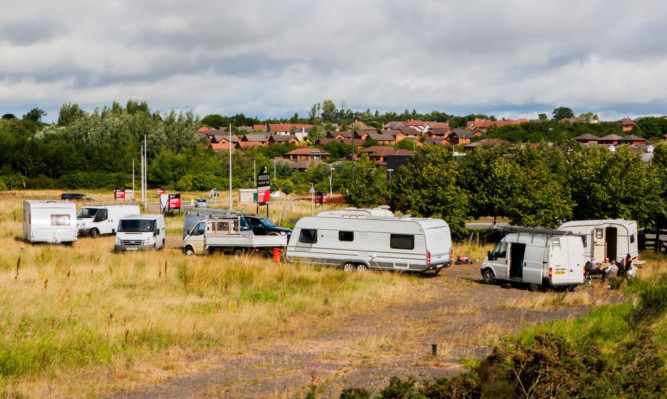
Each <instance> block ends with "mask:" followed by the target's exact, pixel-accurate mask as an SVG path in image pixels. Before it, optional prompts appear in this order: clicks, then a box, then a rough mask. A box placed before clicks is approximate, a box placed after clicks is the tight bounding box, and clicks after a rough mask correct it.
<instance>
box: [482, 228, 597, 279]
mask: <svg viewBox="0 0 667 399" xmlns="http://www.w3.org/2000/svg"><path fill="white" fill-rule="evenodd" d="M499 230H501V231H504V232H507V233H508V234H507V235H505V237H503V239H502V240H501V241H500V242H499V243H498V245H496V247H495V248H494V250H493V251H490V252H489V254H488V256H487V257H486V258H485V259H484V261H483V262H482V267H481V270H480V271H481V272H482V277H484V281H485V282H487V283H489V284H493V283H495V282H496V281H507V282H512V283H523V284H528V285H529V288H530V289H531V290H532V291H534V290H536V289H537V288H538V287H540V286H547V287H560V288H572V287H575V286H577V285H579V284H583V283H584V266H585V263H586V261H585V258H584V244H583V240H582V237H581V236H578V235H573V234H572V233H571V232H568V231H558V230H546V229H532V228H527V227H514V226H502V227H500V228H499Z"/></svg>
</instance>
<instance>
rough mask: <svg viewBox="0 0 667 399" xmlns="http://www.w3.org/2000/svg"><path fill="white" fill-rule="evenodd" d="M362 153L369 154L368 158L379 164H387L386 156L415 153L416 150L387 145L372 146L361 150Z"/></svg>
mask: <svg viewBox="0 0 667 399" xmlns="http://www.w3.org/2000/svg"><path fill="white" fill-rule="evenodd" d="M361 152H362V153H366V154H368V158H370V159H371V160H373V161H375V164H376V165H378V166H385V165H386V164H387V163H386V161H385V157H387V156H388V155H413V154H414V151H410V150H403V149H397V148H394V147H387V146H371V147H368V148H365V149H363V150H361Z"/></svg>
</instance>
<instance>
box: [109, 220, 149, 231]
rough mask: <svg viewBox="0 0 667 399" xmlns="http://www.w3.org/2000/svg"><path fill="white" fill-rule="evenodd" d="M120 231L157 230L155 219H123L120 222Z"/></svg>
mask: <svg viewBox="0 0 667 399" xmlns="http://www.w3.org/2000/svg"><path fill="white" fill-rule="evenodd" d="M118 231H119V232H122V233H145V232H150V231H155V220H142V219H128V220H121V221H120V223H119V224H118Z"/></svg>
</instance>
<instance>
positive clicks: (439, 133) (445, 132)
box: [424, 127, 452, 140]
mask: <svg viewBox="0 0 667 399" xmlns="http://www.w3.org/2000/svg"><path fill="white" fill-rule="evenodd" d="M451 132H452V129H450V128H449V127H446V128H443V127H437V128H431V129H428V130H427V131H426V133H424V138H425V139H426V140H429V139H432V138H436V137H437V138H442V139H446V138H447V136H449V134H450V133H451Z"/></svg>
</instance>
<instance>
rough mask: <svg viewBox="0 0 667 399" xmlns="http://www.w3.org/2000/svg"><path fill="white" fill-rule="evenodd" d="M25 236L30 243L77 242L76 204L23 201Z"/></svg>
mask: <svg viewBox="0 0 667 399" xmlns="http://www.w3.org/2000/svg"><path fill="white" fill-rule="evenodd" d="M23 235H24V237H25V239H26V241H28V242H48V243H51V244H60V243H72V242H74V241H76V204H74V203H73V202H69V201H53V200H46V201H28V200H26V201H23Z"/></svg>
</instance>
